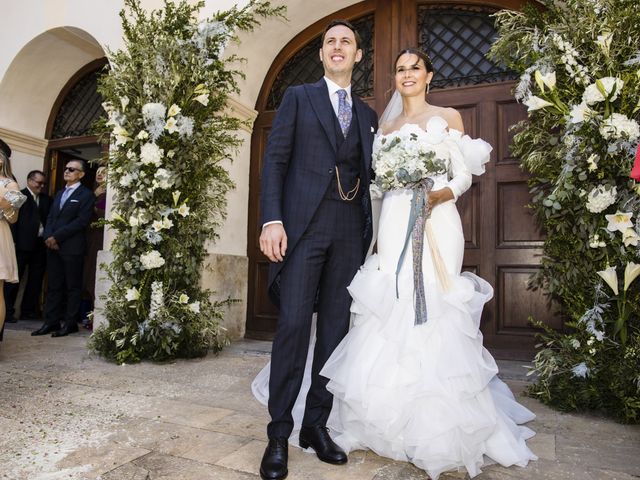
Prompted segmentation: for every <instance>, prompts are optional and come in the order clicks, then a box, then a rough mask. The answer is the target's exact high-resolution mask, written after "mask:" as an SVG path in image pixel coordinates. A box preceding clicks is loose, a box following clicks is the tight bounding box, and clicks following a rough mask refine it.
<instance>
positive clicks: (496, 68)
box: [418, 5, 517, 89]
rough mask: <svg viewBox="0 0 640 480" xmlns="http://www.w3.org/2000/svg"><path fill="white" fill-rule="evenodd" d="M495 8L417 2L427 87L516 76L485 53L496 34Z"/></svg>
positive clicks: (475, 82) (419, 39) (449, 85)
mask: <svg viewBox="0 0 640 480" xmlns="http://www.w3.org/2000/svg"><path fill="white" fill-rule="evenodd" d="M494 12H495V10H494V9H491V8H487V7H472V6H451V5H421V6H419V7H418V41H419V46H420V48H421V49H422V50H424V51H425V52H427V54H428V55H429V57H431V62H432V63H433V68H434V69H435V75H434V77H433V80H432V81H431V89H434V88H446V87H457V86H460V85H478V84H481V83H491V82H498V81H503V80H511V79H514V78H517V75H516V74H515V72H512V71H509V70H507V69H506V68H505V67H504V66H503V65H500V64H495V63H493V62H491V61H490V60H489V59H487V57H486V56H485V54H486V53H487V51H488V50H489V48H490V47H491V44H492V43H493V42H494V40H495V38H496V35H497V33H496V29H495V26H494V21H493V18H492V17H491V16H490V15H491V14H492V13H494Z"/></svg>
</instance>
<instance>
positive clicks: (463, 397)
mask: <svg viewBox="0 0 640 480" xmlns="http://www.w3.org/2000/svg"><path fill="white" fill-rule="evenodd" d="M402 128H403V129H405V128H406V129H411V130H413V131H415V132H416V133H417V134H418V138H419V141H421V142H427V143H428V144H429V145H430V146H431V147H432V148H435V149H436V151H437V157H438V158H446V159H447V161H448V163H449V172H448V173H444V174H442V175H438V176H437V177H433V180H434V186H433V189H434V190H437V189H440V188H443V187H447V186H448V187H449V188H451V190H452V191H453V193H454V195H455V196H456V198H457V197H458V196H459V195H460V194H462V193H463V192H464V191H465V190H466V189H467V188H469V186H470V184H471V173H474V174H480V173H482V172H483V171H484V167H483V164H484V163H485V162H486V161H488V159H489V153H490V151H491V147H490V146H489V145H488V144H487V143H486V142H484V141H482V140H477V139H476V140H472V139H471V138H469V137H468V136H463V135H461V134H460V132H457V131H455V130H451V131H449V130H447V123H446V121H445V120H443V119H442V118H440V117H433V118H431V119H430V120H429V122H428V123H427V125H426V130H422V129H419V128H418V127H417V126H415V125H404V126H403V127H402ZM383 137H384V136H382V135H381V136H378V137H377V138H376V141H375V142H374V145H373V148H374V152H375V151H376V149H379V148H380V145H381V141H382V139H383ZM411 198H412V193H411V191H409V190H394V191H391V192H387V193H386V194H385V195H384V198H383V202H382V211H381V214H380V220H379V227H378V235H377V251H378V253H377V254H374V255H372V256H370V257H369V258H368V259H367V261H366V262H365V264H364V265H363V266H362V267H361V269H360V271H359V272H358V273H357V274H356V276H355V277H354V279H353V281H352V283H351V285H350V286H349V292H350V293H351V296H352V297H353V304H352V306H351V312H352V326H351V329H350V331H349V333H348V334H347V336H346V337H345V338H344V339H343V341H342V342H341V343H340V345H339V346H338V348H337V349H336V350H335V351H334V353H333V354H332V356H331V357H330V359H329V360H328V362H327V363H326V365H325V366H324V368H323V369H322V371H321V375H323V376H325V377H328V378H329V384H328V387H327V388H328V389H329V390H330V391H331V392H332V393H333V394H334V405H333V409H332V412H331V416H330V418H329V423H328V426H329V428H330V429H331V430H332V437H333V438H334V440H335V441H336V443H338V444H339V445H340V446H341V447H342V448H344V449H345V450H346V451H347V452H349V451H352V450H358V449H371V450H373V451H374V452H376V453H377V454H379V455H381V456H384V457H389V458H392V459H395V460H403V461H409V462H412V463H413V464H415V465H417V466H418V467H420V468H422V469H424V470H425V471H426V472H427V473H428V474H429V475H430V476H431V477H432V478H433V479H436V478H437V477H438V476H439V475H440V474H441V473H442V472H444V471H447V470H452V469H459V468H464V469H466V470H467V471H468V473H469V474H470V476H472V477H473V476H475V475H477V474H479V473H480V468H481V467H482V466H483V465H486V464H488V463H493V462H498V463H500V464H502V465H504V466H511V465H520V466H525V465H526V464H527V463H528V461H529V460H535V459H536V456H535V455H534V454H533V452H531V450H529V448H528V447H527V445H526V443H525V440H526V439H527V438H530V437H531V436H533V435H534V432H533V431H532V430H530V429H528V428H527V427H523V426H519V424H522V423H525V422H528V421H530V420H532V419H533V418H534V417H535V416H534V414H533V413H532V412H530V411H529V410H527V409H526V408H525V407H523V406H521V405H520V404H518V403H517V402H516V400H515V399H514V396H513V394H512V393H511V391H510V390H509V388H508V387H507V386H506V384H504V383H503V382H502V381H501V380H500V379H498V377H497V376H496V374H497V373H498V368H497V366H496V363H495V361H494V359H493V357H492V356H491V355H490V354H489V352H488V351H487V350H486V349H485V348H484V347H483V346H482V334H481V333H480V329H479V327H480V316H481V313H482V308H483V305H484V304H485V303H486V302H487V301H488V300H490V299H491V297H492V295H493V290H492V288H491V286H490V285H489V284H488V283H487V282H486V281H484V280H483V279H481V278H480V277H478V276H476V275H474V274H472V273H468V272H464V273H461V268H462V258H463V254H464V237H463V232H462V224H461V221H460V216H459V214H458V211H457V209H456V206H455V202H454V201H453V200H452V201H448V202H444V203H442V204H440V205H438V206H436V207H435V208H434V209H433V211H432V213H431V217H430V218H429V220H428V221H427V222H428V223H430V224H431V225H430V227H427V228H430V229H431V231H432V235H431V236H429V235H425V239H424V249H423V252H424V253H423V261H422V268H423V272H424V286H425V292H426V298H427V302H426V303H427V315H428V321H427V322H426V323H425V324H423V325H415V324H414V297H413V293H414V285H413V281H414V280H413V258H412V254H411V248H408V249H407V253H406V256H405V259H404V261H403V264H402V267H401V269H400V273H399V276H398V292H399V298H396V275H395V272H396V266H397V262H398V259H399V257H400V253H401V251H402V248H403V246H404V241H405V236H406V231H407V222H408V220H409V214H410V207H411ZM429 239H431V240H432V242H434V243H435V244H436V245H435V246H436V248H435V249H434V245H429ZM434 250H437V251H439V254H440V257H441V259H442V263H441V268H440V271H439V272H438V271H436V270H437V269H436V268H435V267H434V262H433V259H432V255H433V252H434ZM442 265H444V267H445V270H446V272H443V270H442ZM438 275H440V280H438ZM443 275H444V276H446V277H447V278H446V279H444V282H443V281H442V280H443V279H442V276H443ZM446 283H448V287H445V288H443V287H442V285H443V284H446ZM445 290H446V291H445ZM310 348H313V343H312V346H311V347H310ZM311 358H312V356H311V355H310V356H309V358H308V362H307V371H306V372H305V373H306V375H305V381H304V384H303V389H302V391H301V393H300V396H299V398H298V400H297V401H296V407H295V408H294V419H295V421H296V426H297V427H298V428H299V422H300V421H301V418H302V412H303V409H304V399H305V397H306V391H307V389H308V385H309V378H310V376H309V374H308V373H309V370H310V360H311ZM268 369H269V366H267V367H265V369H264V370H263V371H262V372H261V373H260V374H259V375H258V376H257V377H256V379H255V380H254V384H253V385H252V388H253V391H254V394H255V395H256V397H257V398H258V399H259V400H261V401H263V402H266V399H267V395H268V375H269V371H268ZM296 432H297V429H296V431H295V432H294V435H292V437H296V436H297V433H296ZM295 440H296V439H295V438H292V442H295Z"/></svg>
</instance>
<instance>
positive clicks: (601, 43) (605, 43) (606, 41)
mask: <svg viewBox="0 0 640 480" xmlns="http://www.w3.org/2000/svg"><path fill="white" fill-rule="evenodd" d="M611 40H613V33H611V32H606V33H603V34H602V35H598V38H597V40H596V45H598V47H600V50H602V53H604V54H605V55H606V56H607V57H608V56H609V50H610V49H611Z"/></svg>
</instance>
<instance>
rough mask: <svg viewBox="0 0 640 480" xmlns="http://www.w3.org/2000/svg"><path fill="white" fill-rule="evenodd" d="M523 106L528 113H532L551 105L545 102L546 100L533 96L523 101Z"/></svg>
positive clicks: (551, 104)
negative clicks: (526, 108) (527, 108)
mask: <svg viewBox="0 0 640 480" xmlns="http://www.w3.org/2000/svg"><path fill="white" fill-rule="evenodd" d="M524 104H525V105H526V106H527V107H529V110H528V111H529V112H533V111H534V110H540V109H541V108H545V107H552V106H553V103H551V102H547V101H546V100H544V99H542V98H540V97H536V96H535V95H531V96H530V97H529V98H527V99H526V100H525V101H524Z"/></svg>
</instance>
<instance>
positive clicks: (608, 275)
mask: <svg viewBox="0 0 640 480" xmlns="http://www.w3.org/2000/svg"><path fill="white" fill-rule="evenodd" d="M542 3H543V4H544V7H546V8H544V9H536V8H533V7H527V8H525V10H524V11H523V12H512V11H503V12H499V13H498V14H497V15H496V22H497V27H498V32H499V38H498V40H497V41H496V43H495V44H494V46H493V48H492V50H491V53H490V54H491V55H492V56H493V57H494V58H495V59H497V60H500V61H502V62H504V63H505V64H506V65H507V66H508V67H510V68H512V69H514V70H516V71H518V72H519V73H520V81H519V83H518V84H517V86H516V88H515V97H516V99H518V100H519V101H521V102H523V103H524V104H525V105H526V106H527V107H528V112H529V115H528V119H527V120H526V121H524V122H521V123H520V124H519V125H517V126H516V130H517V133H516V134H515V136H514V140H513V145H512V150H513V152H514V154H515V155H517V156H519V157H520V158H521V160H522V165H523V167H524V168H525V169H526V170H528V171H529V172H530V173H531V177H530V187H531V193H532V203H531V208H532V209H533V211H534V212H535V214H536V216H537V218H538V220H539V221H540V223H541V224H542V226H543V227H544V230H545V232H546V239H545V241H544V255H543V258H542V261H541V269H540V272H539V274H538V275H537V276H535V277H534V278H533V285H534V286H535V287H540V288H544V290H545V291H546V292H547V293H548V294H549V295H550V296H551V297H552V298H553V299H554V300H555V301H556V302H557V303H559V304H560V306H561V307H562V310H563V313H564V314H565V317H566V318H567V322H566V326H567V327H568V329H567V330H566V331H565V332H555V331H553V330H551V329H549V328H548V327H546V326H545V325H542V324H540V323H539V322H537V323H536V324H537V325H538V326H539V327H541V328H542V329H543V333H542V334H541V339H542V343H541V345H539V347H540V350H539V352H538V353H537V355H536V358H535V360H534V369H533V371H532V372H531V373H532V374H535V375H537V382H536V383H535V385H533V386H532V387H531V388H530V393H531V394H533V395H535V396H536V397H538V398H540V399H541V400H543V401H544V402H546V403H549V404H551V405H554V406H556V407H558V408H561V409H564V410H581V409H591V408H597V409H601V410H603V411H605V412H607V413H609V414H611V415H614V416H616V417H617V418H619V419H620V420H621V421H625V422H638V421H640V281H634V280H635V279H636V278H637V277H638V275H639V274H640V266H639V265H638V264H640V242H639V240H640V220H638V218H639V217H640V185H639V184H638V183H637V182H638V181H640V152H639V150H638V141H639V139H640V125H639V124H638V113H639V112H640V102H639V99H640V10H639V9H638V5H637V1H636V0H565V1H562V2H561V1H555V0H546V1H543V2H542ZM603 281H604V283H603ZM605 284H606V285H607V286H608V287H609V288H606V287H605ZM620 285H622V288H620Z"/></svg>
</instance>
